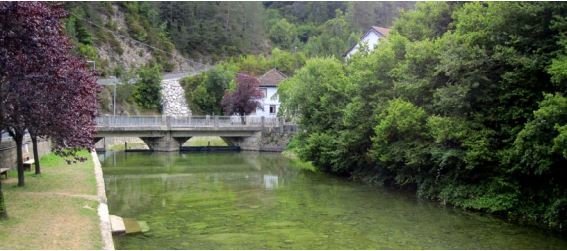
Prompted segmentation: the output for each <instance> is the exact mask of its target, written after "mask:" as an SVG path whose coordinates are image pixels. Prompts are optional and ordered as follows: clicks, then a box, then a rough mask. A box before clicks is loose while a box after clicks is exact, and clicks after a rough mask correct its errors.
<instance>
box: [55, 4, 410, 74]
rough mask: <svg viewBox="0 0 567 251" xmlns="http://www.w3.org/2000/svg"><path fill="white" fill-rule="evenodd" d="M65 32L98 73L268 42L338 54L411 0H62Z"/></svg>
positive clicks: (169, 66)
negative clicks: (105, 0) (101, 0)
mask: <svg viewBox="0 0 567 251" xmlns="http://www.w3.org/2000/svg"><path fill="white" fill-rule="evenodd" d="M64 5H65V8H66V9H67V10H68V12H69V17H68V18H67V19H66V21H65V29H66V32H67V34H68V35H69V36H70V37H71V38H72V39H73V41H74V43H75V47H76V51H77V52H78V53H80V54H81V55H83V56H84V57H86V58H88V59H89V60H95V61H96V62H97V68H98V69H99V71H100V72H101V73H102V74H103V75H122V74H124V73H126V72H127V71H128V70H132V69H135V68H138V67H140V66H142V65H144V64H148V63H158V64H160V65H161V67H162V68H163V70H165V71H176V70H180V69H183V68H186V67H188V66H187V65H186V64H185V62H184V61H183V59H182V58H181V57H180V56H183V57H185V58H191V59H193V60H196V61H205V62H217V61H219V60H222V59H227V58H230V57H233V56H240V55H245V54H255V55H257V54H264V55H268V54H270V52H271V51H272V49H274V48H279V49H282V50H288V51H294V52H296V51H303V52H305V53H306V54H307V55H309V56H326V55H335V56H339V55H341V54H342V53H343V52H344V51H345V50H346V49H348V48H349V46H352V45H353V44H354V43H355V42H356V41H357V40H358V38H359V36H360V35H361V34H362V32H364V31H365V30H367V29H368V27H369V26H370V25H381V26H390V25H391V24H392V21H393V20H394V19H395V18H396V17H397V16H398V14H399V12H400V10H402V9H409V8H411V7H413V3H411V2H401V3H393V2H375V3H372V2H66V3H64Z"/></svg>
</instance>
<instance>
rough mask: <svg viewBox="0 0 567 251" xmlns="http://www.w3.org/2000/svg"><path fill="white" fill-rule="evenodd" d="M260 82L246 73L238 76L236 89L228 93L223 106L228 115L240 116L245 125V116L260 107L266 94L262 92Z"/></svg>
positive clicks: (222, 102)
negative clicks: (261, 100)
mask: <svg viewBox="0 0 567 251" xmlns="http://www.w3.org/2000/svg"><path fill="white" fill-rule="evenodd" d="M259 85H260V82H259V81H258V79H257V78H255V77H253V76H250V75H248V74H244V73H238V75H237V76H236V89H235V90H233V91H230V90H228V91H226V92H225V94H224V97H223V98H222V101H221V105H222V107H223V108H224V112H225V114H227V115H230V114H238V115H240V117H241V119H242V124H244V123H245V121H244V116H245V115H247V114H250V113H252V112H253V111H255V110H256V108H258V107H260V101H259V100H260V99H261V98H262V97H263V96H264V93H263V92H262V91H260V88H259Z"/></svg>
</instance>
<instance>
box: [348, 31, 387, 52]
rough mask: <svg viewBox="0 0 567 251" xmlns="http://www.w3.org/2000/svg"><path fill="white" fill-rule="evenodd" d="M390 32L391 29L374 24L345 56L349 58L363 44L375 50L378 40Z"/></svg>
mask: <svg viewBox="0 0 567 251" xmlns="http://www.w3.org/2000/svg"><path fill="white" fill-rule="evenodd" d="M388 33H390V29H387V28H383V27H378V26H372V27H371V28H370V29H369V30H368V31H367V32H366V33H364V35H363V36H362V37H361V38H360V41H359V42H358V43H357V44H355V45H354V46H353V47H351V48H350V49H349V50H348V51H347V52H345V54H344V55H343V57H344V58H345V59H347V60H348V59H349V58H350V57H351V56H352V55H353V54H355V53H357V52H358V51H359V50H360V48H361V47H362V46H367V48H368V49H369V50H370V51H372V50H374V48H375V47H376V45H377V44H378V42H379V41H380V40H381V39H383V38H384V37H386V36H388Z"/></svg>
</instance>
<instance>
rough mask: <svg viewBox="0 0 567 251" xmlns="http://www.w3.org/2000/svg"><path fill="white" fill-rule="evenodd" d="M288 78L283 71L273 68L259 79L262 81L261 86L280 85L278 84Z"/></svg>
mask: <svg viewBox="0 0 567 251" xmlns="http://www.w3.org/2000/svg"><path fill="white" fill-rule="evenodd" d="M286 78H287V76H286V75H285V74H283V73H282V72H280V71H278V70H276V69H271V70H269V71H268V72H266V73H264V75H262V76H261V77H259V78H258V80H259V81H260V86H278V84H279V83H280V82H282V80H284V79H286Z"/></svg>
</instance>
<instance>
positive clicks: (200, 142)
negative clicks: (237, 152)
mask: <svg viewBox="0 0 567 251" xmlns="http://www.w3.org/2000/svg"><path fill="white" fill-rule="evenodd" d="M183 145H184V146H227V145H228V144H226V142H224V140H222V139H221V138H220V137H215V136H211V137H206V136H204V137H192V138H190V139H189V140H187V142H185V144H183Z"/></svg>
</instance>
